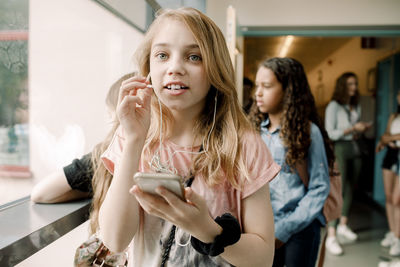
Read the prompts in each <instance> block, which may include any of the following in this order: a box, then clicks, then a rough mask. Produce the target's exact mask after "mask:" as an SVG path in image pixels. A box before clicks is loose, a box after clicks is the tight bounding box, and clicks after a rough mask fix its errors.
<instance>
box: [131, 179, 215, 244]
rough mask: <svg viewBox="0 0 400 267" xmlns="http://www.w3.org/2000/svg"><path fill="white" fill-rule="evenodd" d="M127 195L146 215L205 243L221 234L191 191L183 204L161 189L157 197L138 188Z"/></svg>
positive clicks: (205, 204)
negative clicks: (154, 217)
mask: <svg viewBox="0 0 400 267" xmlns="http://www.w3.org/2000/svg"><path fill="white" fill-rule="evenodd" d="M129 192H130V193H131V194H132V195H134V196H135V197H136V200H137V201H138V202H139V204H140V206H141V207H142V208H143V209H144V210H145V211H146V212H147V213H148V214H150V215H153V216H157V217H160V218H162V219H164V220H167V221H169V222H171V223H173V224H174V225H176V226H178V227H179V228H181V229H182V230H184V231H185V232H187V233H190V234H191V235H192V236H194V237H196V238H197V239H199V240H201V241H203V242H205V243H210V242H212V241H213V240H214V238H215V236H217V235H218V234H220V232H221V231H222V228H221V227H220V226H219V225H218V224H217V223H216V222H215V221H214V220H213V219H212V218H211V216H210V214H209V211H208V207H207V203H206V201H205V200H204V199H203V198H202V197H201V196H200V195H198V194H196V193H195V192H194V191H193V190H192V188H190V187H187V188H185V198H186V201H182V200H181V199H180V198H179V197H178V196H176V195H175V194H174V193H172V192H171V191H169V190H168V189H166V188H164V187H162V186H159V187H157V188H156V193H157V195H155V194H151V193H146V192H144V191H142V190H140V188H139V186H137V185H134V186H133V187H132V188H131V189H130V191H129Z"/></svg>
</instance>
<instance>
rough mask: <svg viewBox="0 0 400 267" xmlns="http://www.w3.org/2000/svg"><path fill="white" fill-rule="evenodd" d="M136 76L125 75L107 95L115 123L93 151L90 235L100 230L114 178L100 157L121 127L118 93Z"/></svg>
mask: <svg viewBox="0 0 400 267" xmlns="http://www.w3.org/2000/svg"><path fill="white" fill-rule="evenodd" d="M135 75H136V73H134V72H132V73H128V74H125V75H123V76H122V77H121V78H119V79H118V80H117V81H116V82H114V83H113V84H112V85H111V87H110V89H109V90H108V93H107V97H106V105H107V107H108V109H109V110H110V112H112V113H113V114H112V115H113V122H112V127H111V130H110V131H109V132H108V134H107V136H106V138H105V139H104V140H103V142H101V143H99V144H97V145H96V146H95V147H94V149H93V151H92V158H91V159H92V169H93V170H94V173H93V179H92V188H93V198H92V205H91V212H90V233H92V234H93V233H95V232H96V231H97V229H98V225H99V224H98V217H99V209H100V206H101V204H102V203H103V201H104V198H105V197H106V194H107V190H108V188H109V187H110V184H111V181H112V178H113V176H112V174H111V173H110V172H109V171H108V170H107V169H106V168H105V166H104V164H103V163H102V162H101V159H100V157H101V155H102V154H103V152H104V151H105V150H106V149H107V147H108V146H109V144H110V143H111V140H112V138H113V136H114V133H115V131H116V130H117V128H118V126H119V121H118V120H117V118H116V116H115V111H116V108H117V104H118V103H117V102H118V93H119V88H120V87H121V83H122V82H123V81H125V80H126V79H129V78H131V77H133V76H135Z"/></svg>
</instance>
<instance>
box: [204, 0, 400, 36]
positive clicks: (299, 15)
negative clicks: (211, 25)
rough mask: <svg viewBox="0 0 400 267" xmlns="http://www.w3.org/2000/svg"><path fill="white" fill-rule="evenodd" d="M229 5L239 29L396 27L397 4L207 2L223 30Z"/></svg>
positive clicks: (376, 0) (362, 0)
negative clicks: (260, 27) (351, 26)
mask: <svg viewBox="0 0 400 267" xmlns="http://www.w3.org/2000/svg"><path fill="white" fill-rule="evenodd" d="M229 5H232V6H233V7H234V8H235V9H236V11H237V17H238V22H239V25H242V26H332V25H333V26H343V25H358V26H362V25H399V24H400V16H399V14H400V1H398V0H384V1H381V0H350V1H349V0H335V1H332V0H303V1H299V0H247V1H243V0H218V1H215V0H208V1H207V15H208V16H210V17H211V18H212V19H213V20H214V21H215V22H216V23H217V24H218V26H219V27H220V28H221V29H223V30H225V24H226V8H227V7H228V6H229ZM224 32H225V31H224Z"/></svg>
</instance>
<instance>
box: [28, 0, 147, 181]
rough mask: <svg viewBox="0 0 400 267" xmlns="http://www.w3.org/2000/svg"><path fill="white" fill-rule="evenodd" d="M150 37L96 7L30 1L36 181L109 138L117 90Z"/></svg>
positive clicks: (71, 0)
mask: <svg viewBox="0 0 400 267" xmlns="http://www.w3.org/2000/svg"><path fill="white" fill-rule="evenodd" d="M142 37H143V34H142V33H141V32H139V31H137V30H135V29H133V28H132V27H131V26H129V25H128V24H126V23H125V22H123V21H122V20H120V19H119V18H117V17H116V16H114V15H112V14H111V13H109V12H108V11H107V10H105V9H104V8H103V7H102V6H100V5H98V4H97V3H95V2H94V1H90V0H57V1H54V0H31V1H30V30H29V93H30V96H29V98H30V99H29V100H30V103H29V110H30V167H31V171H32V172H33V175H34V177H35V178H36V179H41V178H43V176H45V175H46V174H48V173H49V172H51V171H54V170H55V169H59V168H61V167H62V166H64V165H65V164H68V163H69V162H70V161H71V160H72V159H73V158H75V157H79V156H81V155H82V154H83V153H87V152H89V151H91V149H92V148H93V146H94V145H95V144H97V143H98V142H100V141H101V140H102V139H103V138H104V136H105V134H106V133H107V132H108V129H109V124H108V123H107V120H108V116H107V111H106V108H105V104H104V103H105V97H106V93H107V91H108V88H109V87H110V85H111V84H112V83H113V82H114V81H115V80H117V79H118V78H119V77H120V76H122V75H123V74H125V73H127V72H130V71H133V70H134V69H135V67H134V64H133V62H132V55H133V52H134V51H135V49H136V47H137V45H138V43H139V42H140V41H141V39H142Z"/></svg>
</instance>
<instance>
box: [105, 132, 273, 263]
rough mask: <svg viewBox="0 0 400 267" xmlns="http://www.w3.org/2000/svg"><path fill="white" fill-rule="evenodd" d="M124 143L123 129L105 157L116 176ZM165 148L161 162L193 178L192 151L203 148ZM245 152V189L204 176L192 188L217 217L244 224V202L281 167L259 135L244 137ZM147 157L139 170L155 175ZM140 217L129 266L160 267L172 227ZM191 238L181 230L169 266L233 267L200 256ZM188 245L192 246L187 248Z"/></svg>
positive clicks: (166, 143)
mask: <svg viewBox="0 0 400 267" xmlns="http://www.w3.org/2000/svg"><path fill="white" fill-rule="evenodd" d="M123 142H124V137H123V133H122V131H121V128H119V129H118V130H117V131H116V134H115V135H114V138H113V140H112V142H111V144H110V146H109V147H108V149H107V150H106V151H105V152H104V153H103V155H102V160H103V163H104V164H105V166H106V168H107V169H108V170H109V171H110V172H111V173H114V167H115V165H117V164H118V163H119V161H120V158H121V155H122V149H123ZM162 145H163V147H162V148H163V149H162V150H161V151H162V155H161V162H163V163H168V164H169V165H170V166H173V167H174V168H175V169H176V170H177V172H178V174H179V175H181V176H182V177H185V178H189V176H190V167H191V160H192V158H194V157H195V156H196V155H193V154H191V153H188V152H194V151H198V150H199V149H200V147H193V148H192V147H190V148H188V147H182V146H179V145H176V144H174V143H172V142H170V141H168V140H165V141H163V144H162ZM242 153H244V158H245V164H246V167H247V168H248V171H249V174H250V180H249V181H247V180H246V181H245V182H244V184H243V187H242V189H241V190H237V189H235V188H233V187H232V186H231V185H230V184H229V183H228V182H225V183H223V184H220V185H218V186H215V187H213V188H210V187H209V186H207V184H206V183H205V181H204V179H203V178H202V177H201V176H200V175H196V176H195V179H194V181H193V184H192V189H193V191H194V192H196V193H197V194H200V195H201V196H202V197H203V198H204V199H205V200H206V202H207V204H208V208H209V212H210V214H211V216H212V217H213V218H215V217H217V216H221V215H222V214H224V213H231V214H232V215H233V216H235V217H236V218H237V219H238V221H239V223H240V224H241V216H240V215H241V201H242V199H244V198H246V197H248V196H250V195H251V194H253V193H254V192H256V191H257V190H258V189H260V188H261V187H262V186H263V185H265V184H266V183H268V182H269V181H270V180H271V179H273V178H274V177H275V176H276V175H277V174H278V173H279V171H280V167H279V165H278V164H276V163H275V162H274V161H273V159H272V157H271V154H270V152H269V150H268V148H267V146H266V145H265V143H264V142H263V140H262V139H261V137H260V136H259V135H258V134H256V133H254V134H253V133H249V134H248V135H247V136H245V137H244V138H243V142H242ZM143 158H144V157H143V156H142V159H141V162H140V164H139V171H144V172H154V171H152V170H150V169H149V168H148V167H147V166H148V165H149V164H146V161H144V159H143ZM146 160H147V159H146ZM150 160H151V159H148V160H147V162H148V161H150ZM127 190H128V189H127ZM140 216H141V218H140V225H139V229H138V232H137V233H136V235H135V237H134V239H133V241H132V243H131V245H130V249H129V260H128V262H129V266H140V267H141V266H146V267H147V266H149V267H158V266H160V263H161V255H162V252H163V246H164V244H165V242H166V240H167V239H168V236H169V233H170V230H171V227H172V224H171V223H169V222H168V221H164V220H163V219H160V218H159V217H155V216H151V215H149V214H147V213H146V212H144V210H143V209H140ZM189 238H190V236H189V235H188V234H186V233H184V232H183V230H181V229H179V228H177V230H176V233H175V241H174V242H173V245H172V247H171V250H170V254H169V260H168V262H167V265H166V266H207V267H209V266H231V265H230V264H229V263H228V262H226V261H225V260H224V259H223V258H222V257H220V256H217V257H209V256H206V255H202V254H200V253H198V252H197V251H196V250H194V249H193V248H192V246H191V245H190V242H189V243H188V242H187V241H189ZM186 243H188V244H187V245H185V244H186ZM184 245H185V246H184Z"/></svg>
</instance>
